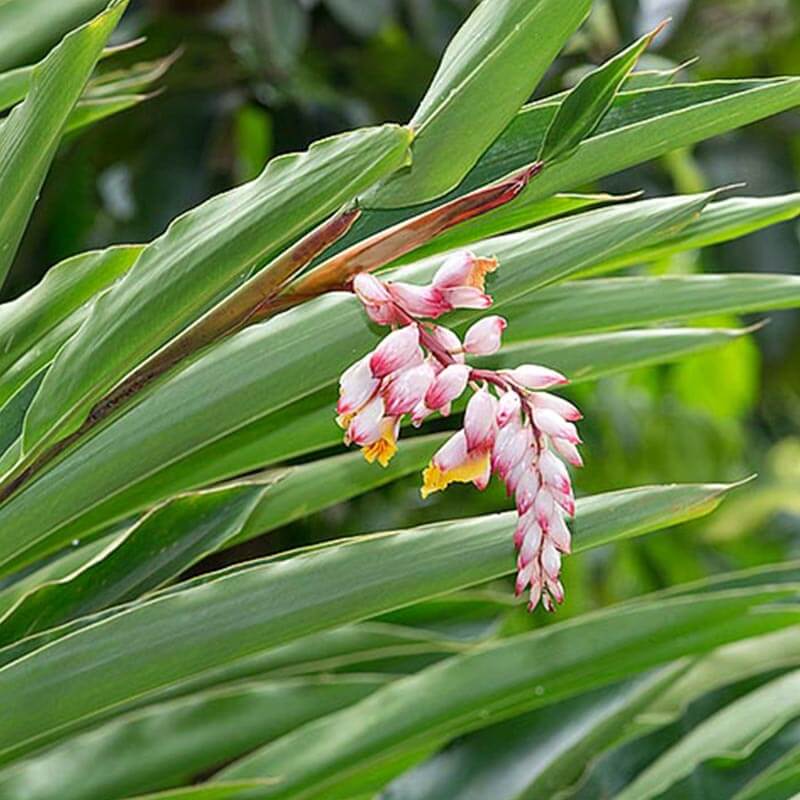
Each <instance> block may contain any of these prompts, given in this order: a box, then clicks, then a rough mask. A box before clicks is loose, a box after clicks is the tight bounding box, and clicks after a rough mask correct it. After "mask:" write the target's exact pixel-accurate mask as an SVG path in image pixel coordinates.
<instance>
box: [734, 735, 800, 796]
mask: <svg viewBox="0 0 800 800" xmlns="http://www.w3.org/2000/svg"><path fill="white" fill-rule="evenodd" d="M798 792H800V747H799V748H795V749H794V750H791V751H790V752H788V753H787V754H786V755H785V756H784V757H783V758H780V759H779V760H778V761H777V762H776V763H775V764H774V765H772V766H771V767H770V768H768V769H766V770H764V771H763V772H762V773H761V774H760V775H758V776H757V777H756V778H754V779H753V780H752V781H750V782H749V783H748V784H747V785H746V786H745V787H744V788H743V789H742V790H741V791H740V792H738V793H737V794H736V796H735V797H734V800H786V798H787V797H790V798H795V797H796V796H797V793H798Z"/></svg>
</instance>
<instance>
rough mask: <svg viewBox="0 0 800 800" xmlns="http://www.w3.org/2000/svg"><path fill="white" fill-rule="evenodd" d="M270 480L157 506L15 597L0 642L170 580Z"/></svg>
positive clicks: (235, 529) (231, 531)
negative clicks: (67, 568) (71, 567)
mask: <svg viewBox="0 0 800 800" xmlns="http://www.w3.org/2000/svg"><path fill="white" fill-rule="evenodd" d="M275 479H276V478H270V477H267V478H265V479H264V480H263V481H260V482H257V483H243V484H238V485H235V486H231V487H229V488H222V489H216V490H210V491H208V492H197V493H195V494H192V495H189V496H186V497H180V498H178V499H176V500H174V501H173V502H171V503H169V504H168V505H166V506H165V507H163V508H158V509H156V510H155V511H153V512H152V513H150V514H148V515H147V516H145V518H144V519H142V520H141V521H140V522H138V523H136V524H135V525H134V526H133V527H132V529H131V530H130V531H129V533H128V535H127V536H126V537H125V538H123V539H120V538H119V537H115V540H114V542H113V544H112V546H111V547H110V548H109V551H108V552H107V553H103V554H101V555H100V556H98V557H97V558H96V559H95V560H94V561H93V562H91V563H89V564H88V565H87V566H86V567H84V568H83V569H80V570H78V572H77V574H75V575H72V576H69V577H68V578H65V579H61V580H60V581H57V582H55V583H50V584H47V585H45V586H41V587H38V588H37V589H36V590H35V591H34V592H32V593H31V594H28V595H26V596H25V597H23V598H21V599H20V601H19V602H18V603H17V605H15V606H14V607H13V608H12V609H11V610H10V611H9V612H8V613H7V614H6V615H4V616H3V617H2V618H0V647H2V646H3V645H6V644H9V643H11V642H13V641H16V640H17V639H22V638H24V637H25V636H28V635H30V634H31V633H34V632H36V631H39V630H43V629H45V628H49V627H55V626H56V625H59V624H61V623H62V622H65V621H67V620H69V619H72V618H74V617H79V616H84V615H87V614H90V613H92V612H94V611H99V610H101V609H103V608H107V607H108V606H112V605H116V604H118V603H122V602H125V601H127V600H135V599H136V598H137V597H139V596H140V595H142V594H144V593H145V592H147V591H149V590H151V589H154V588H156V587H158V586H160V585H161V584H163V583H166V582H167V581H169V580H171V579H172V578H174V577H175V576H176V575H179V574H180V573H181V572H182V571H183V570H184V569H187V568H188V567H190V566H191V565H192V564H193V563H195V562H196V561H198V560H200V559H201V558H202V557H203V556H205V555H207V554H208V553H210V552H212V551H213V550H215V549H217V548H218V547H220V546H222V545H223V544H225V543H226V542H227V541H228V540H230V539H231V538H232V537H233V536H235V535H236V534H238V533H240V532H241V530H242V527H243V526H244V524H245V523H246V522H247V520H248V519H249V518H250V517H251V516H252V514H253V511H254V509H255V507H256V506H257V505H258V503H259V502H260V501H261V500H262V499H263V497H264V495H265V494H266V493H267V492H268V490H269V487H270V485H271V483H272V481H274V480H275ZM12 589H13V586H12Z"/></svg>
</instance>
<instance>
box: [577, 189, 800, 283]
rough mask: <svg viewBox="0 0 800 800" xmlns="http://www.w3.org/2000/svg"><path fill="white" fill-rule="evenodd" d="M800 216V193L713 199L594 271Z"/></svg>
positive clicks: (699, 245)
mask: <svg viewBox="0 0 800 800" xmlns="http://www.w3.org/2000/svg"><path fill="white" fill-rule="evenodd" d="M798 216H800V194H797V193H795V194H786V195H778V196H776V197H763V198H762V197H733V198H731V199H730V200H722V201H720V202H718V203H710V204H709V205H708V207H707V208H706V210H705V212H704V213H703V215H702V216H701V217H699V218H698V219H697V220H696V221H695V222H692V223H691V224H690V225H687V226H686V227H685V228H684V229H683V230H681V231H677V232H676V234H675V235H674V236H671V237H669V238H665V239H664V240H663V241H661V242H659V243H658V244H657V245H654V246H652V247H646V248H643V249H642V250H641V251H639V252H634V253H628V254H626V255H625V256H624V257H623V258H619V259H612V260H611V261H608V262H606V263H604V264H599V265H598V266H596V267H595V268H593V270H592V271H597V272H601V271H602V272H606V271H609V270H613V269H620V268H621V267H627V266H631V265H633V264H641V263H646V262H648V261H657V260H659V259H661V258H665V257H667V256H671V255H674V254H675V253H682V252H685V251H687V250H699V249H700V248H702V247H709V246H711V245H714V244H720V243H721V242H728V241H730V240H731V239H738V238H739V237H740V236H746V235H747V234H749V233H753V232H754V231H758V230H761V229H762V228H764V227H767V226H769V225H775V224H776V223H779V222H786V221H789V220H793V219H796V218H797V217H798Z"/></svg>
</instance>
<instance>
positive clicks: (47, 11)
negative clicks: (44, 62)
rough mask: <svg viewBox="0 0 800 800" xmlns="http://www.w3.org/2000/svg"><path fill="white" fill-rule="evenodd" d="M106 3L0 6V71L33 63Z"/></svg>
mask: <svg viewBox="0 0 800 800" xmlns="http://www.w3.org/2000/svg"><path fill="white" fill-rule="evenodd" d="M107 5H108V0H59V1H58V2H57V3H55V4H54V3H53V2H52V1H51V0H5V1H4V2H3V3H0V70H6V69H9V68H11V67H17V66H19V65H21V64H26V63H29V62H31V61H35V60H36V59H38V58H39V57H40V56H42V55H44V54H45V52H46V51H47V50H48V49H49V48H50V47H51V46H52V45H54V44H55V43H56V42H57V41H58V40H59V39H60V38H61V37H62V36H63V35H64V34H65V33H67V32H68V31H69V30H71V29H72V28H75V27H77V26H79V25H81V24H83V23H84V22H88V21H89V20H90V19H91V18H92V17H93V16H94V15H95V14H99V13H100V12H101V11H102V10H103V9H104V8H105V7H106V6H107Z"/></svg>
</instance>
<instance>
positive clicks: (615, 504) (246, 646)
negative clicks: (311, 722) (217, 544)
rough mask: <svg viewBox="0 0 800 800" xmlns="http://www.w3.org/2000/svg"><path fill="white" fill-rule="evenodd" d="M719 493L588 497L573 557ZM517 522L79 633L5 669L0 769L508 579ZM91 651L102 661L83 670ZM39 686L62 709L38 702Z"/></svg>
mask: <svg viewBox="0 0 800 800" xmlns="http://www.w3.org/2000/svg"><path fill="white" fill-rule="evenodd" d="M725 491H726V487H724V486H718V485H711V486H700V485H698V486H692V485H689V486H671V487H658V488H644V489H638V490H629V491H624V492H615V493H611V494H607V495H601V496H598V497H594V498H589V499H581V500H580V501H579V502H578V514H577V521H576V523H575V526H574V529H575V545H576V549H577V550H581V549H586V548H588V547H595V546H598V545H600V544H605V543H607V542H609V541H612V540H614V539H619V538H623V537H628V536H635V535H639V534H642V533H645V532H647V531H651V530H654V529H657V528H659V527H663V526H667V525H672V524H675V523H677V522H679V521H683V520H686V519H690V518H693V517H696V516H701V515H703V514H705V513H708V512H710V511H711V510H712V509H713V508H714V507H715V506H716V505H717V503H719V501H720V499H721V497H722V495H723V494H724V492H725ZM513 517H514V514H513V513H511V512H510V513H507V514H497V515H492V516H489V517H484V518H477V519H473V520H460V521H455V522H448V523H443V524H438V525H433V526H428V527H422V528H417V529H414V530H411V531H405V532H399V533H388V534H378V535H374V536H367V537H363V538H359V539H353V540H348V541H346V542H344V543H340V544H335V545H330V546H328V547H325V548H322V549H319V550H315V551H313V552H310V553H307V554H304V555H299V556H296V557H294V558H289V559H288V560H281V561H277V562H267V563H262V564H259V563H252V564H249V565H244V566H242V567H241V568H238V569H236V570H233V571H228V572H225V573H223V574H222V575H220V576H218V577H216V579H210V578H209V577H204V578H203V579H202V580H200V581H198V582H196V583H194V584H190V585H189V586H187V587H183V588H179V589H176V590H171V591H168V592H165V593H163V594H162V595H160V596H158V597H156V598H154V599H152V600H150V601H149V602H145V603H142V604H138V605H135V606H133V607H130V608H128V609H125V610H123V611H121V612H120V613H118V614H115V615H111V616H107V617H104V618H102V619H100V620H98V621H97V622H96V623H94V624H91V625H89V626H88V627H84V628H81V629H79V630H76V631H75V632H74V633H72V634H71V635H69V636H66V637H64V638H61V639H58V640H56V641H53V642H51V643H50V644H49V645H48V646H46V647H43V648H41V649H39V650H36V651H34V652H31V653H29V654H28V655H27V656H26V657H25V658H20V659H19V660H17V661H14V662H12V663H9V664H6V666H5V667H3V668H2V669H0V696H2V697H5V698H9V699H10V703H9V704H7V706H6V708H5V709H4V721H5V725H4V726H3V727H2V728H0V753H2V756H0V758H1V759H2V761H3V762H6V761H8V760H11V759H13V758H18V757H20V756H21V755H23V754H24V753H26V752H30V751H31V750H33V749H36V748H38V747H41V746H43V745H44V744H46V743H47V742H49V741H52V740H53V739H54V738H59V737H63V736H64V735H66V734H67V733H68V732H69V731H70V730H74V729H75V728H76V727H80V726H81V725H85V724H87V723H88V722H90V721H94V720H99V719H100V718H101V717H102V716H103V715H104V714H108V713H109V712H111V711H114V713H118V711H119V704H120V703H131V702H133V701H136V700H141V699H143V698H146V697H147V696H148V695H152V694H153V693H155V692H157V691H159V690H164V689H165V688H167V687H169V686H171V685H174V684H176V683H178V682H180V681H185V680H188V679H191V678H193V677H195V676H197V675H200V674H202V673H204V672H207V671H209V670H212V669H214V668H219V667H223V666H225V665H227V664H231V663H232V662H235V661H237V660H239V659H241V658H244V657H245V656H248V655H251V654H253V653H256V652H260V651H263V650H265V649H267V648H269V647H275V646H278V645H280V644H285V643H288V642H290V641H292V640H296V639H298V638H300V637H302V636H306V635H308V634H311V633H313V632H314V631H322V630H325V629H329V628H332V627H335V626H337V625H342V624H344V623H347V622H352V621H357V620H360V619H364V618H367V617H369V616H374V615H375V614H378V613H381V612H384V611H388V610H390V609H392V608H397V607H399V606H402V605H406V604H409V603H412V602H415V601H418V600H421V599H424V598H427V597H432V596H435V595H438V594H442V593H444V592H448V591H452V590H454V589H458V588H460V587H463V586H469V585H473V584H477V583H482V582H485V581H487V580H490V579H492V578H495V577H498V576H500V575H505V574H507V573H509V572H511V571H513V569H514V559H513V548H512V545H511V541H510V539H511V531H512V530H513V525H514V523H513ZM376 564H380V569H376V568H375V565H376ZM741 610H742V609H740V611H741ZM201 619H202V620H203V623H202V624H201V625H200V624H198V620H201ZM706 627H708V626H706ZM87 652H102V653H103V658H102V659H92V660H88V661H87V659H86V653H87ZM45 686H46V687H47V689H46V691H47V692H48V693H51V696H55V694H57V695H58V697H59V698H61V699H60V701H59V702H58V703H40V702H35V698H40V697H41V692H42V691H45V688H44V687H45Z"/></svg>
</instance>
